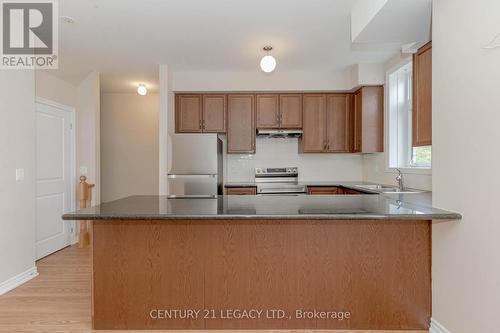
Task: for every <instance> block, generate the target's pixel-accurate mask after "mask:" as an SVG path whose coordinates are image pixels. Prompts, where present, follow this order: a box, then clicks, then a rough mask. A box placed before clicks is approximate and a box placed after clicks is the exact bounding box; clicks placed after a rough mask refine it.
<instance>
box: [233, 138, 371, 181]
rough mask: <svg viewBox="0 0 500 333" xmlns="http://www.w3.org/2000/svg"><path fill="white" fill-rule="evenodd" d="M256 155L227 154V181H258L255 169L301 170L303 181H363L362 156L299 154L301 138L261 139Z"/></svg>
mask: <svg viewBox="0 0 500 333" xmlns="http://www.w3.org/2000/svg"><path fill="white" fill-rule="evenodd" d="M256 150H257V153H256V154H254V155H240V154H226V155H225V156H226V177H225V181H226V182H248V181H253V180H254V172H255V170H254V169H255V168H256V167H257V168H258V167H262V168H279V167H287V166H291V167H292V166H293V167H298V168H299V180H300V181H359V180H361V179H363V174H362V172H363V167H362V166H363V158H362V156H361V155H360V154H299V150H298V139H294V138H286V139H283V138H273V139H269V138H257V145H256Z"/></svg>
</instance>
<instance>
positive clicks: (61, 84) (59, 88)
mask: <svg viewBox="0 0 500 333" xmlns="http://www.w3.org/2000/svg"><path fill="white" fill-rule="evenodd" d="M76 88H77V87H76V86H74V85H72V84H71V83H68V82H66V81H63V80H61V79H59V78H57V77H55V76H53V75H51V74H49V73H47V72H46V71H42V70H37V71H36V72H35V94H36V96H37V97H42V98H45V99H48V100H50V101H53V102H57V103H59V104H63V105H66V106H71V107H73V108H76V103H77V89H76Z"/></svg>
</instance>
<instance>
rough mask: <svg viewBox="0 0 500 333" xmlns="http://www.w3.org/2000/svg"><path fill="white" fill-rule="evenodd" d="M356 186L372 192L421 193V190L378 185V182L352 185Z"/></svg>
mask: <svg viewBox="0 0 500 333" xmlns="http://www.w3.org/2000/svg"><path fill="white" fill-rule="evenodd" d="M354 186H356V187H359V188H361V189H365V190H370V191H374V192H379V193H396V194H397V193H422V191H419V190H414V189H410V188H405V189H402V190H401V189H399V188H398V187H392V186H385V185H378V184H369V185H367V184H360V185H354Z"/></svg>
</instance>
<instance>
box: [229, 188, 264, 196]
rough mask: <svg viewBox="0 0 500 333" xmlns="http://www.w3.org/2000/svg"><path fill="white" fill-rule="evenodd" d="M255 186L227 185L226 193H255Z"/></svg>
mask: <svg viewBox="0 0 500 333" xmlns="http://www.w3.org/2000/svg"><path fill="white" fill-rule="evenodd" d="M256 194H257V188H256V187H228V188H226V195H256Z"/></svg>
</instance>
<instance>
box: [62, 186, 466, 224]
mask: <svg viewBox="0 0 500 333" xmlns="http://www.w3.org/2000/svg"><path fill="white" fill-rule="evenodd" d="M430 203H431V201H430V192H427V193H419V194H391V195H314V196H313V195H250V196H237V195H225V196H219V197H217V198H213V199H169V198H167V197H166V196H131V197H127V198H124V199H120V200H116V201H111V202H108V203H103V204H101V205H99V206H95V207H91V208H85V209H82V210H79V211H76V212H72V213H68V214H64V215H63V219H65V220H113V219H115V220H116V219H120V220H164V219H165V220H168V219H302V220H304V219H305V220H309V219H322V220H457V219H461V215H460V214H458V213H453V212H448V211H444V210H440V209H436V208H433V207H431V204H430Z"/></svg>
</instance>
